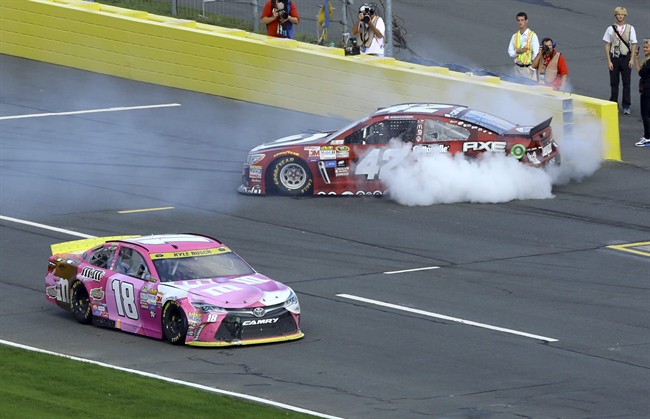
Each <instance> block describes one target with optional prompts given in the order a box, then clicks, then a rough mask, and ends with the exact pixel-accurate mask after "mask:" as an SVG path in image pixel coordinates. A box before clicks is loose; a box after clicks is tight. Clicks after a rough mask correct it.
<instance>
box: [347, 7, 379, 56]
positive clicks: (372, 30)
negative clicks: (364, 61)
mask: <svg viewBox="0 0 650 419" xmlns="http://www.w3.org/2000/svg"><path fill="white" fill-rule="evenodd" d="M385 30H386V25H385V24H384V19H382V18H381V17H380V16H378V15H377V11H376V10H375V9H374V7H372V6H370V4H368V3H364V4H362V5H361V7H360V8H359V16H358V17H357V21H356V22H355V23H354V25H353V27H352V35H358V36H359V38H360V41H361V42H360V43H359V46H360V48H361V53H362V54H370V55H379V56H380V57H383V56H384V32H385Z"/></svg>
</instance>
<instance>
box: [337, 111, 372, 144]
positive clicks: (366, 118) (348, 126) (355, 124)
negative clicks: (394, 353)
mask: <svg viewBox="0 0 650 419" xmlns="http://www.w3.org/2000/svg"><path fill="white" fill-rule="evenodd" d="M368 119H370V117H369V116H366V117H363V118H361V119H358V120H356V121H354V122H351V123H349V124H348V125H346V126H344V127H343V128H341V129H340V130H338V131H336V132H334V133H332V134H330V135H329V137H328V139H329V138H336V137H338V136H339V135H341V134H343V133H344V132H346V131H347V130H349V129H351V128H353V127H356V126H357V125H359V124H361V123H362V122H365V121H367V120H368Z"/></svg>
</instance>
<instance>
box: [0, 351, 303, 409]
mask: <svg viewBox="0 0 650 419" xmlns="http://www.w3.org/2000/svg"><path fill="white" fill-rule="evenodd" d="M0 377H2V378H1V379H0V400H2V413H0V416H2V417H3V418H30V419H31V418H45V417H47V418H65V419H68V418H90V417H92V418H94V419H98V418H111V419H114V418H159V417H178V418H206V417H212V418H217V417H218V418H233V419H234V418H237V419H241V418H244V419H247V418H251V419H253V418H256V419H257V418H264V419H280V418H282V419H299V418H313V416H310V415H306V414H302V413H298V412H292V411H286V410H282V409H279V408H275V407H272V406H264V405H261V404H257V403H253V402H249V401H246V400H240V399H237V398H234V397H228V396H223V395H219V394H212V393H209V392H207V391H201V390H197V389H193V388H190V387H185V386H183V385H181V384H174V383H168V382H165V381H159V380H156V379H153V378H148V377H142V376H139V375H136V374H131V373H128V372H123V371H117V370H112V369H110V368H106V367H102V366H99V365H93V364H89V363H85V362H79V361H75V360H72V359H67V358H63V357H58V356H54V355H49V354H42V353H38V352H31V351H27V350H24V349H19V348H12V347H9V346H5V345H0Z"/></svg>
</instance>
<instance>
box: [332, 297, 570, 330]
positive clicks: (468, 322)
mask: <svg viewBox="0 0 650 419" xmlns="http://www.w3.org/2000/svg"><path fill="white" fill-rule="evenodd" d="M336 296H337V297H341V298H347V299H350V300H356V301H361V302H364V303H368V304H374V305H378V306H381V307H388V308H393V309H395V310H401V311H408V312H409V313H415V314H420V315H422V316H428V317H435V318H438V319H443V320H449V321H452V322H456V323H462V324H466V325H468V326H476V327H482V328H484V329H490V330H496V331H498V332H505V333H511V334H513V335H519V336H524V337H527V338H531V339H537V340H543V341H545V342H558V340H557V339H553V338H547V337H545V336H539V335H533V334H530V333H526V332H520V331H517V330H512V329H506V328H503V327H498V326H492V325H489V324H485V323H477V322H474V321H471V320H463V319H459V318H457V317H450V316H446V315H444V314H438V313H432V312H430V311H424V310H418V309H416V308H410V307H405V306H400V305H397V304H391V303H385V302H383V301H378V300H371V299H369V298H364V297H357V296H356V295H350V294H336Z"/></svg>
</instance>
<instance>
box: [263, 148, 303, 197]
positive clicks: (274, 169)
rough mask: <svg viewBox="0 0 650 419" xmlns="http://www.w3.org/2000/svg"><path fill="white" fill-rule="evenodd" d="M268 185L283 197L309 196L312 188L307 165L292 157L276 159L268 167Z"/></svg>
mask: <svg viewBox="0 0 650 419" xmlns="http://www.w3.org/2000/svg"><path fill="white" fill-rule="evenodd" d="M269 169H270V170H269V173H270V183H271V184H272V185H273V187H274V188H275V189H276V190H277V191H278V192H279V193H280V194H283V195H294V196H298V195H310V194H311V193H312V192H311V191H312V187H313V186H314V184H313V180H312V176H311V172H310V171H309V168H308V167H307V165H306V164H305V163H304V162H303V161H302V160H300V159H298V158H296V157H293V156H286V157H282V158H279V159H277V160H276V161H274V162H273V163H272V164H271V165H270V166H269Z"/></svg>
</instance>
